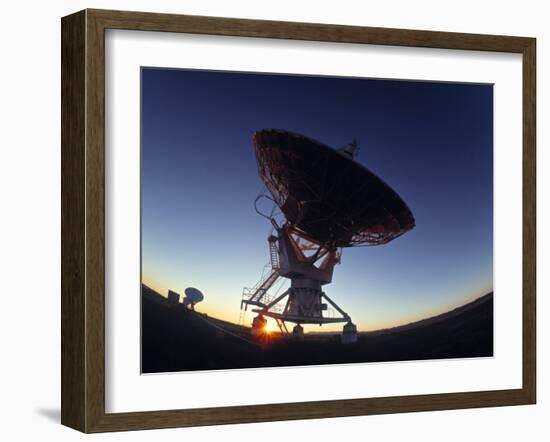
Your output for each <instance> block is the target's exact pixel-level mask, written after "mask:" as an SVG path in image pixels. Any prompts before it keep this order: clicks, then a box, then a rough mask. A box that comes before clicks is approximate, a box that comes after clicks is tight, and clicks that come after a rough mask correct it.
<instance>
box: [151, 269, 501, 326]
mask: <svg viewBox="0 0 550 442" xmlns="http://www.w3.org/2000/svg"><path fill="white" fill-rule="evenodd" d="M142 283H143V284H144V285H146V286H148V287H149V288H151V289H153V290H154V291H155V292H157V293H158V294H159V295H161V296H163V297H164V298H167V297H168V290H169V288H168V286H166V285H164V284H159V283H158V282H157V281H156V280H153V279H152V278H147V277H145V275H144V277H143V280H142ZM174 287H176V288H174ZM170 290H174V291H176V292H177V293H180V294H181V295H182V294H183V290H181V289H178V288H177V286H176V285H174V286H173V287H170ZM490 292H492V289H488V290H487V291H484V292H483V293H481V294H479V293H473V294H470V295H468V296H463V297H460V301H458V302H455V303H452V302H444V303H441V305H435V306H432V307H431V308H428V309H423V310H422V311H421V312H420V311H416V312H415V311H410V312H408V314H405V315H402V316H400V317H399V318H387V319H385V320H380V319H378V320H376V319H375V318H374V317H373V318H371V319H370V321H369V324H364V323H363V322H361V321H355V320H354V321H353V322H354V323H355V325H357V330H358V331H360V332H370V331H376V330H384V329H389V328H393V327H399V326H402V325H406V324H410V323H414V322H417V321H421V320H423V319H428V318H431V317H434V316H438V315H440V314H443V313H446V312H449V311H451V310H453V309H455V308H458V307H461V306H463V305H465V304H468V303H470V302H472V301H474V300H476V299H478V298H480V297H482V296H484V295H486V294H487V293H490ZM209 294H212V293H208V292H206V293H205V295H206V296H205V299H204V301H203V302H201V303H199V304H197V305H196V306H195V309H196V310H197V311H199V312H201V313H206V314H207V315H208V316H212V317H214V318H217V319H221V320H223V321H227V322H231V323H234V324H239V317H240V315H239V305H238V301H237V303H236V306H235V307H234V308H231V307H229V308H224V306H220V305H213V304H212V298H214V297H213V296H208V295H209ZM223 299H224V300H225V299H226V297H223ZM232 301H234V300H232ZM232 301H231V302H229V304H230V305H231V306H233V305H235V302H232ZM256 315H257V314H256V313H253V312H251V311H250V310H249V311H248V312H247V315H245V320H244V321H243V322H242V324H241V325H245V326H251V325H252V318H254V317H255V316H256ZM351 316H352V320H353V313H352V314H351ZM266 319H268V322H267V324H266V326H265V328H264V331H265V332H266V333H267V334H272V333H274V332H277V331H278V330H279V328H278V326H277V324H276V322H275V321H274V320H272V319H271V318H266ZM289 325H290V328H289V330H290V329H291V328H292V324H291V323H287V327H288V326H289ZM342 326H343V323H336V324H325V325H323V326H322V327H320V326H318V325H316V324H303V327H304V331H305V332H306V333H307V332H340V331H341V330H342Z"/></svg>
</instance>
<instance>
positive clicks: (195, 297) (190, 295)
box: [185, 287, 204, 304]
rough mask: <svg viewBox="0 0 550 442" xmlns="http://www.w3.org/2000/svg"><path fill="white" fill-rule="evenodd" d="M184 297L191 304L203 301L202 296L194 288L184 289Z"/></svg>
mask: <svg viewBox="0 0 550 442" xmlns="http://www.w3.org/2000/svg"><path fill="white" fill-rule="evenodd" d="M185 296H186V297H187V299H189V300H190V301H191V302H193V303H195V304H196V303H197V302H201V301H202V300H203V299H204V295H203V294H202V292H201V291H200V290H199V289H196V288H194V287H187V288H186V289H185Z"/></svg>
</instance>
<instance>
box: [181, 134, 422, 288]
mask: <svg viewBox="0 0 550 442" xmlns="http://www.w3.org/2000/svg"><path fill="white" fill-rule="evenodd" d="M254 147H255V152H256V160H257V163H258V173H259V175H260V178H261V179H262V181H263V182H264V184H265V185H266V187H267V188H268V189H269V191H270V193H271V195H272V196H273V199H274V200H275V202H276V204H277V205H278V206H279V207H280V209H281V210H282V212H283V214H284V215H285V218H286V220H287V221H288V222H289V223H290V224H291V225H292V227H293V228H294V229H296V230H297V231H300V232H301V233H303V234H305V236H307V237H309V238H310V239H312V240H314V241H317V242H321V243H330V244H332V245H334V246H337V247H351V246H357V245H380V244H385V243H387V242H389V241H391V240H393V239H395V238H397V237H398V236H401V235H403V234H404V233H406V232H407V231H409V230H411V229H413V228H414V226H415V220H414V216H413V214H412V212H411V211H410V209H409V208H408V207H407V205H406V204H405V202H404V201H403V200H402V199H401V197H400V196H399V195H398V194H397V193H396V192H395V191H394V190H393V189H392V188H391V187H390V186H388V185H387V184H386V183H385V182H384V181H382V180H381V179H380V178H378V177H377V176H376V175H375V174H374V173H372V172H371V171H370V170H368V169H367V168H366V167H365V166H363V165H362V164H360V163H358V162H357V161H355V160H353V159H352V158H350V157H349V156H348V155H346V154H345V153H342V152H339V151H337V150H335V149H332V148H331V147H329V146H327V145H325V144H322V143H320V142H318V141H315V140H313V139H311V138H308V137H306V136H303V135H299V134H295V133H292V132H287V131H283V130H278V129H264V130H261V131H258V132H256V133H255V134H254ZM186 294H187V290H186Z"/></svg>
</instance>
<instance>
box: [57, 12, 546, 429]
mask: <svg viewBox="0 0 550 442" xmlns="http://www.w3.org/2000/svg"><path fill="white" fill-rule="evenodd" d="M535 53H536V45H535V39H533V38H528V37H512V36H494V35H474V34H458V33H447V32H433V31H420V30H403V29H384V28H369V27H350V26H340V25H326V24H312V23H290V22H275V21H260V20H241V19H234V18H217V17H198V16H183V15H168V14H153V13H139V12H122V11H105V10H85V11H81V12H78V13H75V14H73V15H70V16H67V17H64V18H63V19H62V177H61V179H62V275H61V276H62V412H61V416H62V423H63V424H64V425H67V426H70V427H72V428H75V429H78V430H80V431H83V432H103V431H121V430H140V429H151V428H168V427H183V426H196V425H214V424H226V423H240V422H260V421H276V420H288V419H309V418H323V417H336V416H351V415H368V414H381V413H401V412H412V411H428V410H444V409H459V408H471V407H488V406H504V405H522V404H533V403H535V400H536V382H535V379H536V345H535V330H536V323H535V280H536V275H535V267H536V266H535V259H536V253H535V226H536V218H535V212H536V210H535V200H536V198H535V180H536V177H535V169H536V167H535V164H536V163H535V133H536V131H535V110H536V106H535Z"/></svg>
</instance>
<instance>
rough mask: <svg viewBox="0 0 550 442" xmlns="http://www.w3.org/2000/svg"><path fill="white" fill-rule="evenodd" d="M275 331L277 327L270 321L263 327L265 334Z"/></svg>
mask: <svg viewBox="0 0 550 442" xmlns="http://www.w3.org/2000/svg"><path fill="white" fill-rule="evenodd" d="M276 330H277V325H276V324H274V323H273V322H271V321H268V322H267V323H266V324H265V326H264V332H265V333H273V332H274V331H276Z"/></svg>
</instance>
